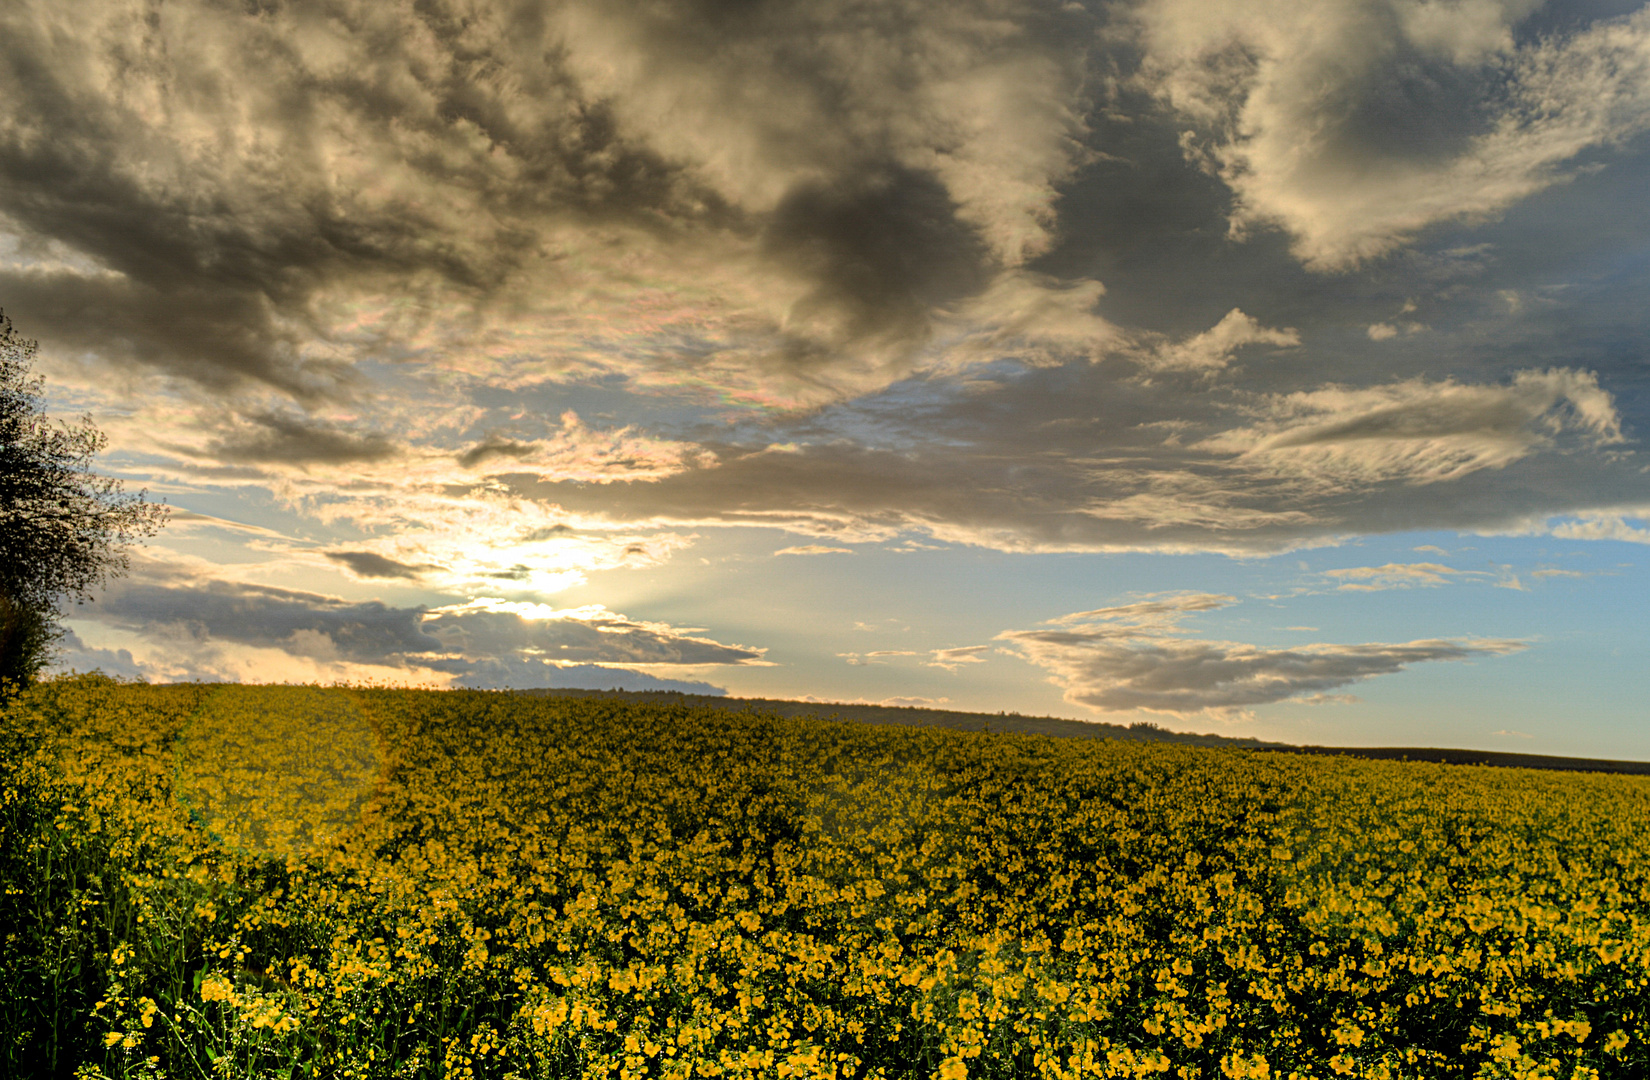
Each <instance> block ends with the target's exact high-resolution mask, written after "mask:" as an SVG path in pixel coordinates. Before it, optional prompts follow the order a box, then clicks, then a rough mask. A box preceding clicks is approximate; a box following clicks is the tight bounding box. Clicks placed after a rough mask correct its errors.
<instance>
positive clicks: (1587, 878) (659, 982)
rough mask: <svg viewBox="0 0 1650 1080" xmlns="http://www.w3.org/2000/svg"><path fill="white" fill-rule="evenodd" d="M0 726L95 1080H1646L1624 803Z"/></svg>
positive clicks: (586, 745)
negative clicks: (199, 1075) (85, 983)
mask: <svg viewBox="0 0 1650 1080" xmlns="http://www.w3.org/2000/svg"><path fill="white" fill-rule="evenodd" d="M4 731H5V735H6V738H7V739H8V745H11V746H14V747H18V748H20V749H21V748H29V749H28V751H27V753H20V754H19V756H18V763H17V765H16V766H15V767H14V768H13V769H12V770H11V771H10V772H9V773H8V774H7V780H6V791H5V800H4V806H5V808H6V813H7V815H8V817H7V819H6V820H7V826H6V830H7V831H6V833H5V857H6V859H7V860H8V862H9V866H8V873H9V874H11V876H10V877H9V878H8V880H14V881H17V882H18V883H19V884H18V888H19V889H20V890H23V891H24V892H27V891H28V890H30V889H36V890H38V891H37V892H35V893H33V894H31V895H35V896H37V897H39V898H40V899H39V901H38V902H39V903H44V904H46V905H47V908H49V909H50V912H51V913H53V914H52V915H51V917H52V918H54V919H56V920H57V921H56V922H55V923H52V924H51V925H49V926H48V925H47V924H46V923H42V922H41V921H40V917H39V916H38V914H36V915H35V916H31V918H33V919H34V921H33V922H32V923H28V924H27V925H31V926H35V927H37V929H38V933H39V934H40V936H39V937H36V938H29V939H27V941H26V942H25V944H26V945H27V946H28V947H29V948H32V949H39V948H42V947H44V943H45V942H46V941H47V940H51V941H58V940H63V941H69V942H71V943H72V948H71V952H77V955H81V956H84V957H85V958H86V960H85V963H87V964H90V965H92V968H93V969H94V970H95V971H96V972H97V977H98V979H99V980H100V982H99V983H98V985H100V986H101V987H102V988H103V989H102V990H101V991H100V994H101V997H100V998H99V1000H98V1001H97V1002H95V1003H88V1005H89V1006H90V1011H89V1015H90V1016H91V1017H92V1020H91V1027H90V1028H89V1029H87V1032H86V1035H85V1038H87V1039H95V1040H96V1041H97V1042H98V1043H99V1044H100V1045H99V1047H98V1049H97V1053H98V1054H99V1055H101V1056H102V1060H103V1061H104V1063H105V1064H104V1066H103V1067H104V1069H105V1072H106V1073H107V1074H108V1075H111V1076H114V1075H120V1074H121V1071H122V1070H125V1071H126V1072H127V1073H128V1074H131V1071H132V1070H133V1069H134V1068H135V1069H138V1070H139V1071H141V1069H142V1068H143V1067H144V1066H142V1062H144V1061H146V1060H148V1061H152V1062H154V1063H155V1064H154V1065H153V1068H160V1067H161V1063H164V1067H165V1069H166V1070H175V1071H176V1072H175V1074H176V1075H191V1074H190V1073H189V1071H188V1069H189V1068H190V1067H196V1068H200V1067H202V1066H204V1064H206V1063H208V1062H211V1061H218V1062H226V1063H227V1064H224V1065H221V1066H213V1067H214V1068H220V1069H227V1070H228V1075H232V1076H247V1077H251V1076H254V1075H267V1074H268V1071H269V1070H285V1069H294V1070H297V1072H296V1073H295V1074H296V1075H325V1076H339V1077H343V1076H360V1077H368V1076H371V1077H378V1076H382V1077H391V1076H397V1077H399V1076H420V1077H438V1076H439V1077H496V1078H499V1080H508V1078H526V1077H546V1078H549V1077H572V1076H611V1077H622V1078H625V1080H629V1078H632V1077H644V1076H645V1077H688V1076H730V1077H733V1076H743V1077H752V1078H756V1077H763V1078H766V1077H774V1076H782V1077H791V1076H795V1077H833V1078H848V1077H882V1078H889V1080H891V1078H894V1077H936V1076H937V1077H947V1078H961V1077H968V1076H974V1077H1022V1076H1023V1077H1030V1076H1039V1077H1050V1078H1055V1077H1059V1078H1066V1077H1070V1078H1077V1077H1090V1076H1109V1077H1136V1076H1155V1075H1164V1076H1172V1077H1181V1078H1193V1077H1199V1078H1204V1077H1206V1078H1211V1080H1213V1078H1236V1077H1278V1078H1283V1077H1293V1078H1296V1080H1306V1078H1315V1080H1332V1078H1338V1077H1342V1076H1350V1077H1387V1078H1391V1080H1396V1078H1400V1077H1403V1078H1407V1077H1432V1076H1438V1077H1454V1076H1463V1077H1466V1076H1471V1077H1502V1078H1508V1080H1511V1078H1513V1077H1519V1078H1528V1080H1535V1078H1548V1080H1578V1078H1590V1077H1609V1078H1623V1080H1625V1078H1628V1077H1634V1076H1638V1075H1642V1070H1643V1069H1644V1068H1645V1067H1646V1065H1647V1063H1650V1058H1647V1057H1646V1047H1645V1043H1644V1041H1643V1038H1642V1036H1641V1034H1640V1032H1641V1030H1642V1018H1643V1016H1644V1010H1645V1007H1646V1004H1647V1000H1650V919H1647V918H1646V915H1645V910H1646V904H1647V903H1650V840H1647V839H1646V836H1645V834H1644V833H1643V831H1642V830H1641V829H1639V828H1638V823H1639V822H1641V821H1643V820H1644V817H1645V814H1646V812H1647V811H1650V780H1647V779H1646V778H1642V777H1624V776H1605V775H1582V774H1557V773H1538V772H1532V771H1519V770H1510V769H1500V770H1497V769H1485V768H1463V767H1447V766H1438V765H1427V764H1414V763H1402V762H1371V761H1358V760H1353V759H1332V758H1307V757H1299V756H1292V755H1282V754H1256V753H1252V752H1237V751H1216V750H1204V749H1197V748H1188V747H1181V746H1175V745H1170V744H1152V743H1120V742H1109V741H1086V740H1085V741H1062V740H1055V739H1048V738H1043V737H1034V736H1011V735H989V734H983V733H965V732H957V731H947V730H942V729H910V728H878V727H871V726H863V725H857V724H842V723H831V722H827V721H817V720H788V719H781V718H777V717H763V716H750V715H740V714H731V713H722V712H716V711H712V710H694V709H687V708H681V707H675V708H672V707H637V706H627V705H623V704H619V703H615V702H607V701H599V700H590V699H584V700H570V699H545V698H530V697H523V696H519V695H511V694H498V693H475V692H469V693H466V692H446V693H436V692H426V691H408V690H387V689H348V688H331V689H323V688H313V687H311V688H276V687H269V688H251V687H214V686H207V685H199V684H196V685H178V686H168V687H151V686H135V685H119V684H114V683H110V682H108V681H103V680H99V679H96V678H86V679H79V680H70V681H61V682H56V683H48V684H44V685H43V686H41V687H39V688H37V689H36V690H34V691H31V692H30V693H29V694H28V695H26V696H24V697H21V698H19V699H17V700H16V701H15V702H13V703H12V704H11V705H10V706H9V707H8V709H7V710H6V712H5V713H4ZM369 779H370V785H369ZM363 795H366V796H367V797H365V798H363ZM47 858H49V859H50V860H51V865H52V866H53V867H55V869H54V870H52V871H51V873H53V874H56V875H57V876H56V877H55V878H53V879H52V880H54V881H57V882H59V883H60V884H58V885H56V886H53V887H52V888H44V887H42V886H41V881H42V880H43V879H40V878H39V874H41V873H44V872H45V871H44V870H43V869H42V867H43V866H45V865H46V864H45V862H44V861H43V860H45V859H47ZM30 860H33V861H32V862H31V861H30ZM31 867H32V870H31V869H30V868H31ZM31 873H33V874H35V877H34V878H30V876H29V875H30V874H31ZM17 895H19V893H13V894H12V895H11V896H8V898H7V903H8V904H12V905H15V904H16V903H17V902H18V901H17V900H16V896H17ZM52 905H56V906H55V907H53V906H52ZM31 910H36V911H37V912H38V910H40V909H31ZM14 925H25V924H24V923H14ZM64 935H66V937H65V936H64ZM54 947H55V946H54ZM4 1022H5V1023H6V1024H8V1025H9V1029H8V1034H9V1037H11V1038H12V1039H14V1040H15V1039H29V1038H33V1039H36V1040H39V1039H40V1037H41V1036H40V1031H39V1029H38V1028H37V1027H31V1025H38V1024H39V1023H40V1018H39V1015H38V1014H37V1013H31V1012H30V1011H29V1010H27V1009H24V1010H20V1011H17V1012H15V1013H14V1014H13V1015H11V1016H9V1017H8V1018H7V1019H6V1020H5V1021H4ZM19 1045H20V1044H19ZM189 1062H195V1063H196V1065H195V1066H190V1065H189V1064H188V1063H189ZM145 1075H149V1074H145ZM154 1075H159V1074H158V1073H157V1074H154ZM166 1075H174V1072H173V1071H168V1072H167V1073H166ZM215 1075H216V1074H215Z"/></svg>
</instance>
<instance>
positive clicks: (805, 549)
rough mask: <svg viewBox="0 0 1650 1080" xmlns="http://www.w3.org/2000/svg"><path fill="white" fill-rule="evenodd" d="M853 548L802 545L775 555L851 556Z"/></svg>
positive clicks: (780, 551) (788, 548)
mask: <svg viewBox="0 0 1650 1080" xmlns="http://www.w3.org/2000/svg"><path fill="white" fill-rule="evenodd" d="M853 553H854V549H853V548H845V547H826V546H825V545H824V544H802V545H799V546H797V547H787V548H780V549H779V550H778V551H776V552H774V554H775V555H852V554H853Z"/></svg>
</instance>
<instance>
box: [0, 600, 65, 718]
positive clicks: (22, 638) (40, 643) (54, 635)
mask: <svg viewBox="0 0 1650 1080" xmlns="http://www.w3.org/2000/svg"><path fill="white" fill-rule="evenodd" d="M60 636H61V634H60V631H59V630H58V628H57V626H56V624H55V623H54V621H53V620H52V618H51V617H50V615H48V614H47V613H46V612H44V611H42V610H41V609H40V608H38V607H32V606H30V605H28V604H24V603H20V602H18V601H16V600H13V599H11V598H10V597H8V596H6V595H5V594H4V593H0V696H4V694H5V693H7V692H8V691H9V690H11V689H15V688H19V687H24V686H29V685H31V684H32V683H33V682H34V681H35V680H36V679H37V678H39V676H40V672H41V670H42V669H43V668H45V667H46V665H48V664H50V663H51V661H52V655H53V652H54V647H55V645H56V644H57V640H58V638H59V637H60Z"/></svg>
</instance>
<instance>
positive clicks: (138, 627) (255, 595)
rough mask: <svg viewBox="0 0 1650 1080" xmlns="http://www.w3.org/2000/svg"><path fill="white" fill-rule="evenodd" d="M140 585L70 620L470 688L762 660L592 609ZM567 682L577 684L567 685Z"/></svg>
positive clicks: (181, 580) (165, 574) (161, 581)
mask: <svg viewBox="0 0 1650 1080" xmlns="http://www.w3.org/2000/svg"><path fill="white" fill-rule="evenodd" d="M140 575H141V576H140V577H138V578H136V579H121V580H118V581H116V582H114V583H113V584H111V586H110V587H109V588H108V589H107V590H106V591H105V592H104V593H103V594H102V595H100V597H99V599H98V601H97V602H96V603H95V604H91V605H87V606H86V607H84V608H79V609H76V611H75V617H76V618H83V619H90V620H94V621H97V622H101V623H104V624H106V625H109V626H112V627H115V628H118V629H121V630H126V631H132V632H137V633H146V634H151V635H153V634H161V633H163V634H165V635H169V636H171V637H172V638H176V639H179V640H187V641H192V642H194V643H197V644H199V645H201V646H214V647H219V648H222V647H226V646H233V645H246V646H254V647H258V648H266V649H276V650H280V651H283V652H286V653H289V654H291V655H293V656H299V657H307V658H309V659H311V660H314V661H317V662H321V663H329V662H346V663H351V664H365V665H378V666H386V667H392V668H402V669H407V670H409V671H415V672H416V671H417V670H420V669H423V670H425V671H437V672H441V673H444V674H448V675H452V676H456V677H457V678H458V679H460V680H463V685H467V686H479V685H505V683H507V682H509V680H510V679H524V680H527V681H525V682H520V683H510V685H524V686H525V685H532V686H572V685H589V684H588V683H575V682H567V681H561V682H557V681H555V680H556V679H558V678H561V676H560V675H558V674H557V673H556V671H554V670H553V669H555V668H561V667H565V668H572V669H578V670H579V671H582V672H586V673H588V669H589V668H590V667H591V666H592V665H598V666H605V665H610V664H611V665H640V666H651V665H664V666H676V667H681V666H705V665H725V664H747V663H753V662H759V661H760V660H761V658H762V653H763V651H764V650H762V649H754V648H748V647H745V646H740V645H726V644H723V643H721V642H718V641H714V640H712V639H710V638H706V637H702V636H699V635H698V634H697V633H694V632H689V631H682V630H678V629H676V628H673V627H670V626H667V625H665V624H662V623H652V622H643V621H638V620H633V619H627V618H625V617H624V616H623V615H619V614H617V613H615V612H611V611H608V610H606V609H605V608H601V607H599V606H594V607H584V608H577V609H572V610H565V611H556V610H553V609H550V608H545V607H542V606H540V605H534V604H525V605H523V604H513V603H509V602H506V601H502V600H495V601H487V600H483V601H476V602H473V603H471V604H468V605H460V606H456V607H449V608H436V609H431V608H426V607H394V606H391V605H387V604H384V603H381V602H378V601H366V602H352V601H346V600H340V599H338V598H336V597H329V596H324V595H320V594H316V593H309V592H302V591H297V590H293V589H281V588H275V587H272V586H265V585H253V584H245V583H240V582H231V581H222V580H212V579H199V578H195V577H192V576H190V575H188V574H185V573H183V572H181V571H178V570H175V569H169V568H167V567H166V566H165V565H164V564H158V563H155V562H153V561H152V560H145V561H143V563H142V565H141V566H140ZM81 651H84V650H81ZM575 677H579V678H582V677H583V676H572V675H570V676H567V678H575ZM500 680H503V681H500ZM547 680H548V681H547ZM604 685H607V684H604Z"/></svg>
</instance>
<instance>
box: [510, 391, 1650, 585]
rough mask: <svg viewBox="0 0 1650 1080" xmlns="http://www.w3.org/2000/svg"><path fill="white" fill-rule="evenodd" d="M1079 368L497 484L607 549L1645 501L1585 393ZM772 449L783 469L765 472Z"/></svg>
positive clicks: (1323, 526) (1473, 525)
mask: <svg viewBox="0 0 1650 1080" xmlns="http://www.w3.org/2000/svg"><path fill="white" fill-rule="evenodd" d="M1080 363H1081V366H1080V367H1079V366H1075V365H1074V366H1066V367H1061V368H1029V369H1019V370H1015V371H1013V372H1011V373H1009V374H1005V375H1000V376H998V377H996V378H992V379H987V378H983V377H979V376H973V377H967V378H958V379H955V380H953V379H942V380H924V381H922V382H920V383H917V384H914V385H911V386H906V387H902V388H900V389H899V390H898V391H897V392H896V391H889V392H887V393H886V394H885V395H881V396H877V397H872V398H868V399H863V400H862V401H860V402H858V403H855V404H853V405H851V406H848V405H845V406H840V407H837V408H836V409H834V410H831V411H829V412H827V413H823V414H815V415H812V416H810V417H808V418H806V419H798V420H795V421H790V422H783V423H779V424H768V425H763V426H762V427H761V428H760V429H757V428H754V427H753V428H750V429H745V430H744V431H736V432H735V433H734V434H735V435H737V436H739V437H749V438H750V439H751V440H752V441H751V442H749V443H743V442H741V441H738V439H737V438H735V439H728V440H727V441H717V442H711V441H708V440H707V441H706V442H705V443H702V444H701V447H702V449H703V451H704V457H703V458H702V459H701V460H700V461H697V462H695V463H693V464H689V465H687V466H686V467H684V468H682V469H681V470H679V471H677V472H675V473H672V474H671V475H669V476H666V477H662V478H660V479H659V480H658V482H656V483H649V484H614V485H609V486H607V487H606V488H605V489H604V490H602V491H599V492H597V491H594V490H591V489H589V488H588V487H585V486H581V485H577V484H573V483H566V482H540V481H537V480H534V479H531V478H528V477H524V476H518V475H513V474H501V475H499V476H498V477H496V478H495V479H496V480H497V482H498V483H499V484H501V485H503V489H502V490H503V491H504V492H506V493H507V494H508V496H509V497H510V498H512V499H516V500H519V501H520V502H521V503H522V504H538V505H540V506H543V507H545V508H546V509H545V511H544V512H545V513H546V515H548V516H556V515H560V516H561V517H564V518H567V519H570V520H578V521H581V522H584V523H586V524H587V525H592V526H599V527H603V528H624V527H632V526H641V525H646V526H648V527H672V528H695V529H696V528H701V527H711V526H729V525H740V526H753V525H754V526H767V527H775V528H783V529H786V530H789V531H792V532H799V533H803V534H806V535H812V536H815V537H818V538H819V542H820V543H821V544H822V545H824V546H842V545H844V544H846V543H863V542H870V541H893V540H896V539H898V538H900V537H902V536H911V535H913V534H915V535H924V536H926V537H927V538H929V539H932V540H935V541H939V542H946V543H962V544H973V545H980V546H986V547H993V548H998V549H1002V550H1009V551H1108V550H1111V551H1116V550H1155V551H1195V550H1202V551H1210V550H1212V551H1224V552H1231V553H1255V552H1267V551H1278V550H1286V549H1288V548H1291V547H1297V546H1301V545H1304V544H1312V543H1324V542H1330V541H1334V540H1336V539H1339V538H1341V537H1344V536H1347V535H1354V534H1358V533H1362V532H1384V531H1391V530H1394V529H1425V528H1454V529H1493V528H1511V527H1514V526H1515V525H1518V527H1527V526H1524V525H1519V523H1524V522H1528V521H1529V519H1530V518H1531V517H1532V516H1535V515H1540V514H1552V513H1560V512H1563V511H1564V510H1566V509H1571V510H1572V511H1573V510H1574V509H1576V508H1577V502H1578V500H1587V501H1592V502H1603V501H1605V500H1609V499H1611V496H1610V495H1609V492H1611V491H1620V492H1622V493H1623V495H1624V496H1625V495H1626V494H1627V493H1628V492H1631V491H1636V490H1638V489H1640V488H1642V486H1643V484H1644V480H1643V475H1642V474H1641V473H1640V472H1638V471H1637V469H1636V467H1635V466H1633V465H1632V464H1631V461H1630V459H1629V458H1628V457H1627V456H1626V455H1625V454H1622V453H1618V451H1617V450H1616V449H1615V448H1616V447H1620V446H1622V444H1623V441H1624V439H1625V436H1624V435H1623V434H1622V427H1621V425H1622V417H1621V415H1620V414H1619V412H1618V411H1617V409H1616V405H1615V402H1614V399H1613V397H1612V396H1611V395H1610V394H1609V393H1608V392H1607V391H1605V390H1604V389H1603V388H1602V387H1600V385H1599V383H1598V380H1597V377H1596V376H1594V375H1592V374H1590V373H1588V372H1583V371H1577V370H1574V369H1567V368H1554V369H1549V370H1546V371H1524V372H1519V373H1516V374H1513V375H1512V376H1510V377H1509V378H1508V379H1507V380H1506V381H1503V382H1467V381H1462V380H1454V379H1444V380H1437V381H1434V380H1430V379H1425V378H1420V377H1417V378H1412V379H1403V380H1400V381H1397V382H1382V383H1376V384H1374V385H1365V386H1345V385H1335V384H1331V385H1330V386H1327V387H1323V386H1319V387H1318V388H1316V389H1310V390H1302V391H1295V392H1289V393H1281V392H1273V391H1267V390H1255V389H1249V388H1246V387H1244V386H1238V385H1234V386H1224V385H1222V384H1219V383H1216V384H1213V385H1207V386H1206V387H1205V388H1204V389H1202V390H1200V391H1198V392H1196V393H1188V392H1186V391H1187V389H1188V388H1186V387H1182V386H1176V385H1172V384H1171V380H1170V379H1169V378H1168V377H1167V376H1164V377H1162V378H1158V379H1154V381H1153V384H1152V385H1145V384H1144V381H1143V380H1139V379H1137V378H1136V377H1135V376H1134V374H1133V367H1132V365H1128V364H1124V363H1114V362H1112V361H1109V360H1108V361H1105V362H1102V363H1099V364H1092V363H1090V362H1088V361H1087V360H1084V361H1081V362H1080ZM1261 385H1262V386H1264V385H1265V384H1264V383H1262V384H1261ZM772 441H779V442H782V443H785V444H787V445H788V446H790V447H791V449H788V450H787V451H786V452H783V453H773V452H768V451H767V449H766V447H767V446H768V444H769V443H770V442H772ZM1498 474H1500V475H1498ZM1428 489H1432V490H1428ZM1618 499H1619V497H1618Z"/></svg>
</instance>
